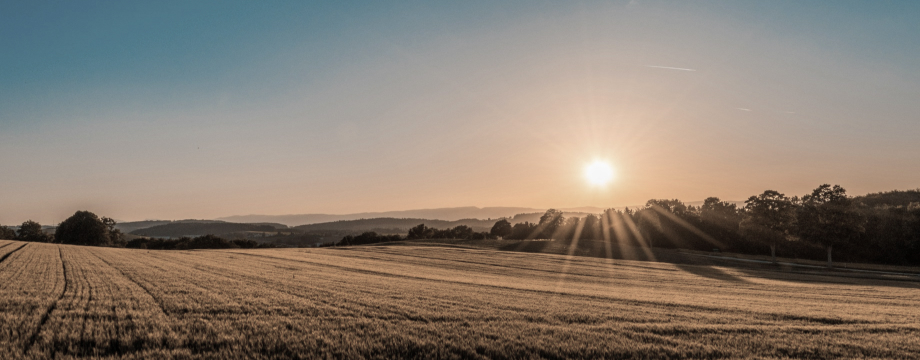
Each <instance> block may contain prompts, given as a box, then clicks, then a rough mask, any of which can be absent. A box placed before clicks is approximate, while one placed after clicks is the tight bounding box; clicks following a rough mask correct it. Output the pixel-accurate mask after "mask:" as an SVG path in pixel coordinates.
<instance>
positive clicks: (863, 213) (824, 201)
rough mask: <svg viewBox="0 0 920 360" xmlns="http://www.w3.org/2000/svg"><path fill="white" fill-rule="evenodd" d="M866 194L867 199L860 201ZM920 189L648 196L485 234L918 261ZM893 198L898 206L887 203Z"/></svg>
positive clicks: (498, 226)
mask: <svg viewBox="0 0 920 360" xmlns="http://www.w3.org/2000/svg"><path fill="white" fill-rule="evenodd" d="M864 199H865V201H864ZM915 199H920V191H895V192H890V193H881V194H870V195H867V196H865V197H857V198H853V197H849V196H847V195H846V190H845V189H843V188H842V187H840V186H839V185H835V186H831V185H828V184H824V185H821V186H819V187H818V188H816V189H815V190H814V191H812V193H810V194H806V195H804V196H802V197H801V198H800V197H797V196H793V197H788V196H786V195H785V194H782V193H779V192H777V191H773V190H767V191H764V192H763V193H762V194H758V195H755V196H751V197H750V198H749V199H748V200H747V201H745V205H744V206H743V207H738V206H737V205H735V204H733V203H729V202H725V201H721V200H720V199H719V198H716V197H711V198H708V199H706V200H705V201H704V203H703V204H702V205H701V206H698V207H695V206H692V205H689V206H688V205H686V204H684V203H683V202H681V201H680V200H677V199H671V200H667V199H653V200H649V201H648V202H647V203H646V205H645V207H643V208H639V209H629V208H626V209H625V210H622V211H621V210H616V209H608V210H606V211H605V212H604V213H603V214H600V215H588V216H586V217H570V218H566V217H565V216H564V215H563V213H562V212H560V211H558V210H554V209H550V210H548V211H547V212H546V213H544V214H543V216H541V217H540V221H539V222H538V223H527V222H525V223H518V224H514V225H511V224H510V223H509V222H508V221H507V220H499V221H498V222H496V223H495V225H494V226H493V227H492V231H491V232H490V235H492V236H499V237H502V238H504V239H522V240H526V239H553V240H568V241H573V240H576V239H578V240H605V241H612V242H615V243H619V244H624V245H630V246H644V247H663V248H681V249H693V250H704V251H711V250H713V249H719V250H722V251H726V250H727V251H733V252H741V253H750V254H762V253H765V252H766V251H767V249H769V251H770V253H771V254H772V255H773V259H774V261H775V257H776V256H777V255H780V256H786V257H794V258H808V259H820V258H821V257H823V256H824V255H826V256H827V260H828V265H829V266H830V265H831V264H832V263H831V262H832V258H833V257H832V254H835V253H836V254H838V255H841V256H839V257H838V258H841V259H842V260H845V261H859V262H876V263H886V264H903V265H917V264H920V202H916V201H912V200H915ZM889 204H896V205H889Z"/></svg>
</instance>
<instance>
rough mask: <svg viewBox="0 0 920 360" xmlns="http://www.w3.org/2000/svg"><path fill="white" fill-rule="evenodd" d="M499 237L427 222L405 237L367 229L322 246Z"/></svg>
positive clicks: (459, 227) (468, 228) (470, 229)
mask: <svg viewBox="0 0 920 360" xmlns="http://www.w3.org/2000/svg"><path fill="white" fill-rule="evenodd" d="M496 238H497V237H495V236H492V235H491V234H489V232H485V231H479V232H477V231H473V228H471V227H469V226H466V225H457V226H454V227H452V228H448V229H435V228H430V227H428V226H426V225H425V224H419V225H416V226H414V227H412V228H411V229H409V233H408V234H406V237H405V238H403V237H401V236H399V235H396V234H392V235H380V234H377V233H376V232H373V231H366V232H364V233H362V234H361V235H356V236H355V235H346V236H345V237H343V238H342V240H339V241H338V242H330V243H325V244H322V245H321V246H324V247H326V246H349V245H367V244H376V243H382V242H389V241H399V240H404V239H407V240H414V239H458V240H482V239H496Z"/></svg>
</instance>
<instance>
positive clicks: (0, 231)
mask: <svg viewBox="0 0 920 360" xmlns="http://www.w3.org/2000/svg"><path fill="white" fill-rule="evenodd" d="M0 240H16V230H13V229H10V228H8V227H6V226H0Z"/></svg>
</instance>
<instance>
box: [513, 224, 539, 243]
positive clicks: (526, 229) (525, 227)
mask: <svg viewBox="0 0 920 360" xmlns="http://www.w3.org/2000/svg"><path fill="white" fill-rule="evenodd" d="M536 232H537V224H531V223H530V222H528V221H525V222H522V223H517V224H514V226H512V227H511V235H509V236H508V238H509V239H515V240H525V239H532V238H533V237H534V236H536V235H537V234H536Z"/></svg>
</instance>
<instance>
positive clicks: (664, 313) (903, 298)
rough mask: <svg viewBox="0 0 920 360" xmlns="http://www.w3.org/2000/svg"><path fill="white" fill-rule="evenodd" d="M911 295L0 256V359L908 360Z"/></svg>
mask: <svg viewBox="0 0 920 360" xmlns="http://www.w3.org/2000/svg"><path fill="white" fill-rule="evenodd" d="M918 295H920V284H918V282H913V281H887V280H878V279H860V278H851V277H835V276H828V275H822V274H792V273H783V272H777V271H765V270H757V269H740V268H729V267H720V266H711V265H706V266H701V265H688V264H670V263H659V262H640V261H629V260H608V259H600V258H592V257H572V258H569V257H566V256H563V255H551V254H540V253H524V252H507V251H494V250H477V249H465V248H456V247H453V248H451V247H437V246H424V247H423V246H411V245H401V246H367V247H351V248H338V249H333V248H326V249H308V250H307V249H261V250H220V251H146V250H128V249H112V248H94V247H78V246H67V245H54V244H41V243H21V242H12V241H0V331H2V332H0V334H2V336H0V358H3V359H18V358H24V359H39V358H52V357H71V356H72V357H90V356H91V357H97V358H109V357H113V358H114V357H125V358H228V357H254V358H297V357H306V358H314V357H315V358H553V359H557V358H687V357H691V358H744V357H752V358H787V357H801V358H834V357H860V358H864V357H870V358H872V357H874V358H917V357H918V355H917V354H920V341H918V340H917V339H920V310H918V309H920V296H918Z"/></svg>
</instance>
